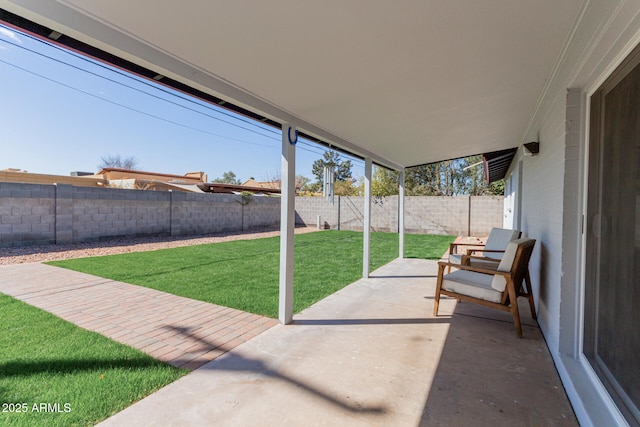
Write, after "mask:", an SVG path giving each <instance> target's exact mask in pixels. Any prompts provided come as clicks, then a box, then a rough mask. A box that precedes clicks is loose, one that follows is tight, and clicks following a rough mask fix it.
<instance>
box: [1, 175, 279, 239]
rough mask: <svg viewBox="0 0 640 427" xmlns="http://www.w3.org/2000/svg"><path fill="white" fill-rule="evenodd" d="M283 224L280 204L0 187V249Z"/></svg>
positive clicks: (186, 195)
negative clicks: (281, 222)
mask: <svg viewBox="0 0 640 427" xmlns="http://www.w3.org/2000/svg"><path fill="white" fill-rule="evenodd" d="M279 223H280V200H279V199H276V198H268V197H255V198H252V199H251V200H246V199H244V200H243V198H242V197H241V196H236V195H233V194H196V193H184V192H171V191H143V190H123V189H115V188H91V187H73V186H71V185H67V184H55V185H41V184H17V183H7V182H0V247H11V246H27V245H39V244H50V243H57V244H62V243H77V242H89V241H97V240H100V239H105V238H111V237H127V236H128V237H135V236H163V235H164V236H185V235H198V234H209V233H216V232H223V231H240V230H251V229H256V228H264V227H271V226H277V225H278V224H279Z"/></svg>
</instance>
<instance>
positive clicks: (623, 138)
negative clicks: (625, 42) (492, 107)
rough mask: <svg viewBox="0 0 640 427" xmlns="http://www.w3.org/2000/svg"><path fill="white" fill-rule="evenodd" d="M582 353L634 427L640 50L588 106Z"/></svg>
mask: <svg viewBox="0 0 640 427" xmlns="http://www.w3.org/2000/svg"><path fill="white" fill-rule="evenodd" d="M590 125H591V126H590V128H591V130H590V138H589V141H590V142H589V185H588V187H589V192H588V207H587V264H586V265H587V270H586V274H585V278H586V289H585V319H584V353H585V355H586V356H587V358H588V360H589V362H590V363H591V365H592V366H593V368H594V370H595V372H596V373H597V375H598V376H599V377H600V379H601V381H602V382H603V384H605V387H606V388H607V389H608V391H609V393H610V394H611V396H612V397H613V399H614V401H615V402H616V404H617V405H618V407H619V408H620V410H621V412H622V413H623V414H624V416H625V417H626V418H627V420H628V421H629V423H630V424H631V425H640V410H639V408H640V50H637V49H636V51H635V52H634V53H632V54H631V55H630V56H629V58H627V60H626V61H625V62H624V63H623V64H621V65H620V67H618V69H617V70H616V71H615V72H614V73H613V74H612V75H611V77H609V79H607V81H605V83H603V85H602V86H601V87H600V89H599V90H598V91H597V92H596V93H595V94H594V95H593V96H592V98H591V118H590Z"/></svg>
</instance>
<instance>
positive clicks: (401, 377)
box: [103, 259, 577, 426]
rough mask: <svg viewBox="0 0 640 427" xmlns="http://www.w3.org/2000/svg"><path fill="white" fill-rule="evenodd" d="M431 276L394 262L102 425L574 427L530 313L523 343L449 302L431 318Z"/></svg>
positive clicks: (422, 267) (507, 326)
mask: <svg viewBox="0 0 640 427" xmlns="http://www.w3.org/2000/svg"><path fill="white" fill-rule="evenodd" d="M435 271H436V262H434V261H426V260H416V259H405V260H396V261H394V262H392V263H390V264H388V265H386V266H384V267H382V268H381V269H379V270H378V271H376V272H375V274H374V275H373V277H371V278H370V279H363V280H359V281H357V282H355V283H354V284H352V285H350V286H348V287H346V288H344V289H342V290H340V291H338V292H336V293H335V294H333V295H331V296H329V297H327V298H325V299H324V300H322V301H320V302H319V303H317V304H315V305H314V306H312V307H310V308H309V309H307V310H305V311H303V312H302V313H300V314H299V315H297V316H296V317H295V321H294V323H293V324H291V325H287V326H282V325H278V326H275V327H273V328H271V329H269V330H267V331H266V332H264V333H262V334H261V335H259V336H257V337H255V338H253V339H252V340H250V341H248V342H246V343H244V344H242V345H240V346H238V347H236V348H235V349H233V350H231V351H229V352H228V353H226V354H225V355H223V356H221V357H220V358H218V359H216V360H214V361H212V362H210V363H208V364H207V365H205V366H203V367H202V368H200V369H197V370H195V371H194V372H193V373H191V374H190V375H187V376H186V377H184V378H182V379H180V380H178V381H176V382H175V383H173V384H171V385H169V386H167V387H165V388H164V389H162V390H160V391H159V392H157V393H155V394H153V395H151V396H149V397H148V398H146V399H144V400H142V401H141V402H139V403H137V404H135V405H133V406H131V407H129V408H127V409H125V410H124V411H122V412H121V413H119V414H117V415H115V416H114V417H112V418H110V419H108V420H106V421H105V422H104V423H103V424H104V425H109V426H115V425H132V424H135V425H158V424H164V425H168V424H171V425H173V424H175V425H178V424H179V425H232V426H234V425H238V426H240V425H258V424H259V425H265V426H269V425H274V426H275V425H277V426H282V425H332V426H335V425H348V426H354V425H362V426H365V425H366V426H370V425H385V426H386V425H394V426H416V425H425V426H431V425H434V426H439V425H441V426H451V425H453V426H455V425H492V426H494V425H505V426H506V425H509V426H512V425H549V426H552V425H567V426H571V425H577V423H576V421H575V417H574V415H573V413H572V410H571V407H570V406H569V403H568V400H567V398H566V396H565V395H564V390H563V389H562V386H561V383H560V380H559V378H558V375H557V373H556V371H555V369H554V366H553V363H552V360H551V358H550V356H549V353H548V350H547V348H546V345H545V343H544V340H543V339H542V336H541V334H540V331H539V329H538V328H537V326H535V323H533V321H532V320H531V319H530V318H528V314H527V313H528V306H523V312H524V319H523V323H524V325H525V326H524V338H522V339H519V338H517V336H516V333H515V330H514V328H513V324H512V322H511V320H510V318H509V315H506V318H505V317H504V316H503V313H499V312H498V313H493V312H492V311H490V310H487V309H485V308H482V307H475V306H473V305H471V304H467V303H464V304H458V305H456V303H455V300H453V299H445V300H443V301H441V315H440V316H439V317H437V318H433V316H432V310H433V298H432V297H433V292H434V288H435V278H434V277H433V276H434V273H435ZM452 314H453V315H452ZM202 344H203V345H209V346H213V345H214V344H215V343H206V342H203V343H202Z"/></svg>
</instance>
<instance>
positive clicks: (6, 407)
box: [0, 294, 187, 426]
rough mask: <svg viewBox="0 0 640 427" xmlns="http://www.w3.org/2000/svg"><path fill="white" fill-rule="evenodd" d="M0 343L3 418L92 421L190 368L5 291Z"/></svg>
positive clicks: (11, 422) (6, 422)
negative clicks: (157, 357) (166, 361)
mask: <svg viewBox="0 0 640 427" xmlns="http://www.w3.org/2000/svg"><path fill="white" fill-rule="evenodd" d="M0 349H1V350H0V405H2V406H1V407H0V425H2V426H88V425H94V424H96V423H97V422H98V421H100V420H103V419H105V418H107V417H109V416H110V415H112V414H114V413H116V412H118V411H120V410H122V409H123V408H126V407H127V406H129V405H131V403H133V402H135V401H137V400H139V399H141V398H143V397H145V396H147V395H149V394H151V393H152V392H153V391H155V390H158V389H159V388H161V387H163V386H164V385H166V384H169V383H171V382H172V381H175V380H176V379H178V378H179V377H181V376H182V375H184V374H186V373H187V371H185V370H180V369H177V368H174V367H172V366H169V365H166V364H164V363H162V362H159V361H157V360H154V359H153V358H151V357H149V356H147V355H145V354H144V353H142V352H140V351H138V350H135V349H133V348H131V347H128V346H125V345H122V344H118V343H116V342H114V341H111V340H110V339H108V338H105V337H103V336H102V335H100V334H97V333H94V332H89V331H86V330H84V329H81V328H78V327H77V326H74V325H73V324H71V323H69V322H66V321H64V320H62V319H60V318H58V317H56V316H54V315H52V314H49V313H47V312H45V311H43V310H40V309H38V308H35V307H32V306H29V305H27V304H25V303H23V302H21V301H18V300H16V299H13V298H11V297H8V296H6V295H2V294H0ZM34 405H35V406H34ZM17 411H20V412H17Z"/></svg>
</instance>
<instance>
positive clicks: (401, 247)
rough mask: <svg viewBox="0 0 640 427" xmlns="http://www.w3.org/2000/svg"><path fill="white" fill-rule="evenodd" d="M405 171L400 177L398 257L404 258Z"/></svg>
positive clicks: (401, 172)
mask: <svg viewBox="0 0 640 427" xmlns="http://www.w3.org/2000/svg"><path fill="white" fill-rule="evenodd" d="M404 172H405V171H404V169H402V170H401V171H400V176H399V177H398V252H399V254H398V257H399V258H400V259H402V258H404V179H405V175H404Z"/></svg>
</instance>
